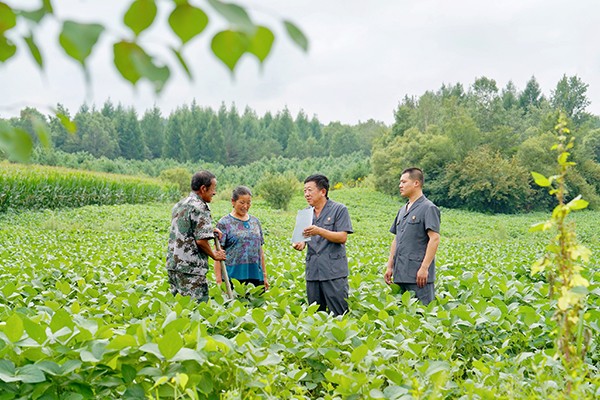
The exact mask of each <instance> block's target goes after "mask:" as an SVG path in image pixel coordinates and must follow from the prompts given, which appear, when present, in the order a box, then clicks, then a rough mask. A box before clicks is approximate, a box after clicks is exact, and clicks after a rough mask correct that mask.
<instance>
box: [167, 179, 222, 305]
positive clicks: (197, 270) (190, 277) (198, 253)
mask: <svg viewBox="0 0 600 400" xmlns="http://www.w3.org/2000/svg"><path fill="white" fill-rule="evenodd" d="M191 188H192V191H191V192H190V194H189V196H188V197H186V198H185V199H183V200H181V201H180V202H179V203H177V204H175V206H174V207H173V210H172V220H171V232H170V234H169V246H168V251H167V273H168V275H169V284H170V286H171V292H172V293H173V295H175V294H177V293H179V294H181V295H182V296H190V297H192V298H193V299H196V300H197V301H199V302H201V301H207V300H208V283H207V281H206V273H207V272H208V257H210V258H212V259H213V260H217V261H223V260H225V251H223V250H219V251H217V250H213V249H212V248H211V246H210V244H209V240H210V239H213V238H214V234H215V229H214V228H213V227H212V217H211V215H210V208H209V207H208V203H210V202H211V200H212V198H213V196H214V195H215V193H216V188H217V179H216V177H215V176H214V175H213V174H212V173H211V172H209V171H200V172H197V173H195V174H194V176H193V177H192V183H191ZM217 233H218V232H217Z"/></svg>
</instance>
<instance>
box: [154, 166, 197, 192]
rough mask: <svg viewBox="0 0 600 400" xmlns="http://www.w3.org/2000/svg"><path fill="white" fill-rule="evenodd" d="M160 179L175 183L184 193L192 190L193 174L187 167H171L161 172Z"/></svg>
mask: <svg viewBox="0 0 600 400" xmlns="http://www.w3.org/2000/svg"><path fill="white" fill-rule="evenodd" d="M158 179H160V180H161V181H164V182H168V183H174V184H176V185H177V187H178V188H179V191H180V192H181V194H182V195H184V196H185V195H187V194H188V193H189V192H190V190H191V180H192V174H190V172H189V171H188V170H187V169H185V168H169V169H165V170H164V171H162V172H161V173H160V175H159V176H158Z"/></svg>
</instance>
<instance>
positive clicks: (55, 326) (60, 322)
mask: <svg viewBox="0 0 600 400" xmlns="http://www.w3.org/2000/svg"><path fill="white" fill-rule="evenodd" d="M74 326H75V324H73V320H72V319H71V316H70V315H69V313H67V312H66V311H65V310H64V309H62V308H61V309H60V310H58V311H56V312H55V313H54V315H53V316H52V320H51V321H50V329H51V330H52V332H54V333H56V332H57V331H58V330H59V329H61V328H69V329H70V330H71V331H72V330H73V327H74Z"/></svg>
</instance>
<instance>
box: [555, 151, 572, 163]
mask: <svg viewBox="0 0 600 400" xmlns="http://www.w3.org/2000/svg"><path fill="white" fill-rule="evenodd" d="M570 155H571V153H569V152H568V151H563V152H562V153H560V155H559V156H558V158H557V161H558V163H559V164H560V165H565V164H566V163H567V160H568V158H569V156H570Z"/></svg>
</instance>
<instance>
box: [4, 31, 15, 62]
mask: <svg viewBox="0 0 600 400" xmlns="http://www.w3.org/2000/svg"><path fill="white" fill-rule="evenodd" d="M16 52H17V46H15V45H14V44H13V42H11V41H10V40H8V39H7V38H6V37H5V36H4V35H3V34H0V62H5V61H6V60H8V59H9V58H11V57H12V56H14V55H15V53H16Z"/></svg>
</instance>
